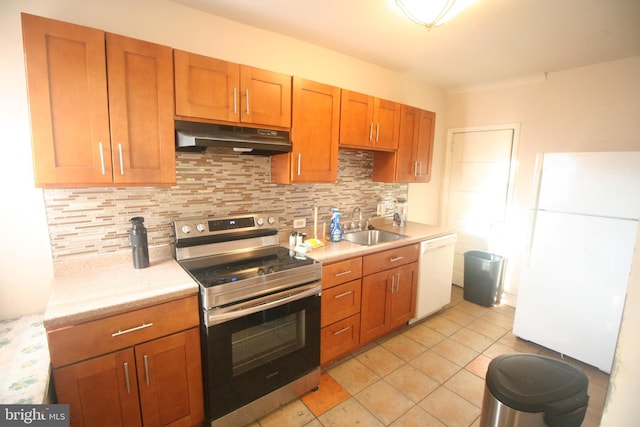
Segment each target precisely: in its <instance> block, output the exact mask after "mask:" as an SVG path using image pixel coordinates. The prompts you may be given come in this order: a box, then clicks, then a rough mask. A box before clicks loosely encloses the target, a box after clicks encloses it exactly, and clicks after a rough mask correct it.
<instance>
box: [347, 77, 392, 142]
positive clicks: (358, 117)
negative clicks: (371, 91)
mask: <svg viewBox="0 0 640 427" xmlns="http://www.w3.org/2000/svg"><path fill="white" fill-rule="evenodd" d="M399 129H400V104H398V103H396V102H392V101H387V100H385V99H380V98H374V97H373V96H369V95H364V94H361V93H357V92H353V91H350V90H346V89H343V90H342V98H341V110H340V146H341V147H346V148H355V149H366V150H381V151H395V150H396V149H397V148H398V132H399Z"/></svg>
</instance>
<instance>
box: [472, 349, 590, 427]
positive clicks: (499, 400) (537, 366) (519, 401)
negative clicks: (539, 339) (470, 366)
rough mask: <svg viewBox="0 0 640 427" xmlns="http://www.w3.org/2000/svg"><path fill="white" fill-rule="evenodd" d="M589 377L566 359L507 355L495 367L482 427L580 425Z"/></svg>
mask: <svg viewBox="0 0 640 427" xmlns="http://www.w3.org/2000/svg"><path fill="white" fill-rule="evenodd" d="M588 385H589V379H588V378H587V376H586V375H585V374H584V373H583V372H582V371H580V370H578V369H576V368H574V367H573V366H571V365H569V364H568V363H566V362H563V361H562V360H557V359H552V358H550V357H545V356H540V355H538V354H524V353H522V354H505V355H502V356H498V357H496V358H495V359H493V360H492V361H491V363H489V368H488V369H487V379H486V382H485V388H484V398H483V401H482V414H481V416H480V427H512V426H527V427H539V426H540V427H578V426H580V425H581V424H582V421H583V420H584V416H585V414H586V412H587V404H588V403H589V396H588V395H587V386H588Z"/></svg>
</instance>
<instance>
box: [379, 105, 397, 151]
mask: <svg viewBox="0 0 640 427" xmlns="http://www.w3.org/2000/svg"><path fill="white" fill-rule="evenodd" d="M400 105H401V104H398V103H397V102H392V101H387V100H386V99H380V98H375V100H374V112H373V126H374V128H375V129H374V130H373V138H372V144H373V147H375V148H376V149H379V150H396V149H397V148H398V132H399V130H400Z"/></svg>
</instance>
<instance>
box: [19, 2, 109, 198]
mask: <svg viewBox="0 0 640 427" xmlns="http://www.w3.org/2000/svg"><path fill="white" fill-rule="evenodd" d="M22 33H23V40H24V52H25V62H26V69H27V84H28V91H29V106H30V113H31V138H32V148H33V161H34V169H35V183H36V186H38V187H42V186H48V185H49V186H55V184H79V183H95V184H108V183H111V182H112V180H113V178H112V175H111V162H110V161H109V159H110V158H111V136H110V132H109V103H108V100H107V65H106V57H105V45H104V32H102V31H100V30H95V29H93V28H87V27H81V26H78V25H73V24H67V23H64V22H59V21H54V20H51V19H45V18H40V17H37V16H33V15H27V14H24V13H23V14H22Z"/></svg>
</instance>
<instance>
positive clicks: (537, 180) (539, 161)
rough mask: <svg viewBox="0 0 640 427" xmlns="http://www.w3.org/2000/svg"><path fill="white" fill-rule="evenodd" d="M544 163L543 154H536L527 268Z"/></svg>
mask: <svg viewBox="0 0 640 427" xmlns="http://www.w3.org/2000/svg"><path fill="white" fill-rule="evenodd" d="M543 163H544V153H538V154H536V164H535V168H534V172H533V186H532V188H533V194H532V196H531V205H532V209H531V219H530V225H529V235H528V236H527V246H526V251H525V254H524V266H525V267H528V266H529V263H530V262H531V251H532V249H533V243H534V242H533V240H534V236H535V231H536V220H537V219H538V202H539V200H540V187H541V182H542V168H543Z"/></svg>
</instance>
